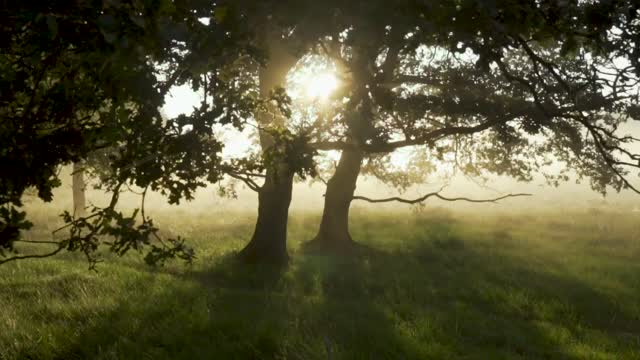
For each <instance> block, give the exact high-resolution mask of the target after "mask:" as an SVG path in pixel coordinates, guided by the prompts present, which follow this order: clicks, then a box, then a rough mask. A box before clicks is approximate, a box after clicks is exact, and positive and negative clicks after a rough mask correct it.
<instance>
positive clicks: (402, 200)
mask: <svg viewBox="0 0 640 360" xmlns="http://www.w3.org/2000/svg"><path fill="white" fill-rule="evenodd" d="M521 196H532V194H526V193H518V194H507V195H503V196H500V197H497V198H493V199H470V198H466V197H455V198H450V197H446V196H442V195H440V191H436V192H432V193H428V194H426V195H424V196H421V197H419V198H417V199H404V198H401V197H398V196H394V197H390V198H385V199H371V198H368V197H365V196H354V197H353V200H363V201H367V202H370V203H383V202H392V201H397V202H401V203H405V204H417V203H421V202H423V201H425V200H427V199H429V198H431V197H436V198H438V199H440V200H444V201H466V202H472V203H497V202H498V201H500V200H503V199H507V198H512V197H521Z"/></svg>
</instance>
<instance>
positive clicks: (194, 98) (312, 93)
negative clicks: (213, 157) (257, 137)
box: [162, 61, 339, 157]
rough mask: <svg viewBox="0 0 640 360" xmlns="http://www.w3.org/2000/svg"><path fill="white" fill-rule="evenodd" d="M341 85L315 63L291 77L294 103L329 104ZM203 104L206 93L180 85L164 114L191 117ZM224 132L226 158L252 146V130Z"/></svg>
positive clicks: (167, 100)
mask: <svg viewBox="0 0 640 360" xmlns="http://www.w3.org/2000/svg"><path fill="white" fill-rule="evenodd" d="M338 86H339V81H338V79H337V77H336V75H335V73H334V72H333V71H332V69H331V67H330V66H329V65H328V64H326V63H322V62H313V61H312V65H308V64H304V65H303V66H302V67H301V68H299V69H298V70H297V71H296V72H295V73H294V74H293V76H292V77H291V78H290V82H289V95H290V96H291V98H292V99H293V101H303V100H309V101H313V102H316V101H319V102H325V101H326V100H328V99H329V97H330V95H331V93H333V92H334V91H335V90H336V89H337V88H338ZM201 101H202V94H199V93H196V92H194V91H193V90H191V87H190V86H189V85H188V84H185V85H182V86H176V87H173V88H172V89H171V90H170V91H169V94H168V95H167V97H166V98H165V105H164V107H163V108H162V111H163V112H164V114H165V115H166V116H167V117H168V118H174V117H176V116H178V115H181V114H186V115H189V114H191V113H192V112H193V109H194V107H198V106H199V105H200V102H201ZM220 133H221V134H220V135H221V137H222V141H223V143H224V150H223V157H239V156H241V155H242V154H244V153H246V152H247V151H248V150H249V149H250V147H251V145H252V141H251V129H245V130H244V131H243V132H239V131H235V130H221V131H220Z"/></svg>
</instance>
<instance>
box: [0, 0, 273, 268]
mask: <svg viewBox="0 0 640 360" xmlns="http://www.w3.org/2000/svg"><path fill="white" fill-rule="evenodd" d="M3 6H4V8H3V9H2V11H3V13H2V14H3V22H2V25H1V26H2V32H3V35H4V36H2V40H0V41H1V42H2V43H1V45H2V49H3V50H2V54H0V68H1V70H2V77H1V78H0V82H1V83H2V84H1V85H2V86H1V88H2V89H3V91H2V92H1V93H0V114H1V116H2V123H1V124H2V125H1V126H0V143H2V144H3V147H2V149H0V167H1V168H2V169H12V173H11V174H10V176H2V177H1V178H0V219H1V220H0V256H3V257H5V258H4V259H2V260H0V263H5V262H7V261H13V260H17V259H22V258H28V257H42V256H50V255H53V254H56V253H58V252H60V251H62V250H69V251H82V252H83V253H84V254H85V255H86V256H87V258H88V260H89V261H90V262H91V264H92V265H93V264H95V261H96V259H95V256H94V252H95V250H96V249H97V247H98V246H99V245H101V244H102V242H101V240H100V237H101V236H112V237H113V238H114V241H112V242H111V243H110V244H111V245H110V249H111V250H112V251H114V252H116V253H118V254H123V253H125V252H126V251H128V250H129V249H132V248H133V249H137V250H139V249H141V248H142V247H143V246H144V245H150V250H149V252H148V255H147V258H146V259H147V261H149V262H151V263H154V262H157V261H161V260H163V259H164V258H166V257H167V256H178V257H182V258H185V259H187V260H188V259H190V257H191V256H192V252H191V251H190V250H189V249H187V248H186V247H185V246H184V244H183V241H182V239H179V238H178V239H166V240H164V241H162V240H161V239H160V238H159V237H158V235H157V228H156V227H155V226H154V224H153V222H152V221H151V219H149V218H148V217H146V216H145V214H144V195H143V196H142V204H141V208H140V209H139V211H138V210H136V211H134V212H133V214H131V215H126V214H123V213H122V212H121V211H120V210H117V209H116V205H117V203H118V199H119V195H120V192H121V191H122V190H123V189H124V188H126V187H127V186H130V185H133V186H138V187H140V188H142V189H145V190H144V192H143V194H146V191H147V190H146V189H151V190H155V191H159V192H161V193H163V194H165V195H166V196H167V197H168V199H169V201H170V202H173V203H177V202H179V201H180V200H181V199H190V198H191V197H192V194H193V191H195V189H197V188H198V187H202V186H205V185H206V184H207V183H211V182H216V181H218V180H219V179H220V178H221V177H222V176H223V174H224V172H225V171H227V170H228V167H229V165H228V164H223V163H222V159H221V158H220V156H219V152H220V149H221V147H222V144H221V143H220V142H218V141H217V140H216V138H215V134H214V132H213V125H214V124H223V125H237V124H240V123H241V121H240V120H239V119H240V118H246V117H248V116H249V115H250V114H251V113H252V112H253V109H254V108H255V106H256V99H255V98H252V97H251V96H245V94H242V93H241V92H238V90H239V89H237V88H235V87H234V86H233V79H226V78H224V74H221V73H220V72H219V71H218V70H219V69H221V68H223V67H228V66H229V64H233V62H234V61H235V60H236V59H238V58H242V57H260V55H261V53H260V51H258V50H257V49H256V47H255V46H254V45H255V44H254V43H253V38H252V37H251V36H250V34H252V33H253V31H252V30H251V29H249V28H248V26H247V24H246V22H245V21H243V19H242V18H241V17H240V16H238V15H237V14H236V13H234V11H233V9H232V8H230V7H220V6H216V5H210V4H204V3H202V2H198V1H189V0H185V1H163V0H158V1H154V0H149V1H142V2H138V1H135V2H129V1H126V2H110V1H105V2H104V3H98V4H96V3H75V2H74V3H65V2H55V3H50V4H42V5H41V4H31V3H24V2H23V3H11V4H5V5H3ZM212 14H213V16H212ZM203 17H207V18H212V19H213V21H211V22H210V23H209V24H208V25H207V24H206V23H204V22H202V21H200V20H199V19H200V18H203ZM184 83H190V84H191V85H192V87H193V88H194V89H196V90H202V91H204V92H205V101H203V104H202V106H201V107H200V108H199V109H197V110H196V111H194V113H193V114H192V115H191V116H184V115H183V116H179V117H178V118H176V119H166V120H165V119H162V117H161V114H160V112H159V111H160V110H159V109H160V107H161V106H162V104H163V102H164V97H165V95H166V93H167V91H168V90H169V89H170V88H171V87H172V86H174V85H180V84H184ZM5 90H6V91H5ZM106 148H110V149H112V151H111V153H110V154H109V162H110V167H111V171H110V174H111V175H110V177H109V178H108V179H105V181H104V182H103V183H102V184H101V186H102V187H103V189H105V190H107V191H109V192H111V194H112V195H111V201H110V202H109V204H108V205H107V206H106V207H104V208H97V207H94V208H92V209H89V211H88V214H87V216H84V217H74V216H73V215H72V214H70V213H65V214H63V217H64V219H65V221H66V222H67V226H66V227H65V229H67V230H69V236H68V237H67V238H66V239H65V240H63V241H60V242H53V241H52V242H51V246H52V247H53V250H52V251H51V252H49V253H45V254H32V255H24V256H21V255H11V253H12V252H13V251H14V250H15V247H14V245H15V244H16V242H20V241H24V240H22V239H21V238H20V231H21V230H24V229H28V228H29V227H30V226H31V223H30V222H29V221H28V220H27V219H26V214H25V212H24V211H21V210H20V207H21V206H22V200H21V198H22V195H23V194H24V192H25V190H27V189H29V188H34V187H35V188H36V189H37V191H38V196H39V197H40V198H42V199H43V200H45V201H50V200H51V198H52V189H53V188H55V187H56V186H59V184H60V181H59V179H58V177H57V171H56V169H57V168H58V167H59V166H62V165H65V164H70V163H75V162H79V161H82V160H84V159H86V158H87V156H88V154H90V153H92V152H95V151H96V150H100V149H106ZM137 219H138V222H136V220H137ZM156 240H157V241H156Z"/></svg>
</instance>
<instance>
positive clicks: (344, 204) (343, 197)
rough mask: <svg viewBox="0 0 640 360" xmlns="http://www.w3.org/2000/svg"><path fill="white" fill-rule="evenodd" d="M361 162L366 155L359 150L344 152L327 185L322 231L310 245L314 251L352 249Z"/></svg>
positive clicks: (321, 224) (320, 230)
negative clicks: (351, 215) (353, 210)
mask: <svg viewBox="0 0 640 360" xmlns="http://www.w3.org/2000/svg"><path fill="white" fill-rule="evenodd" d="M362 160H363V153H362V151H360V150H355V149H352V150H344V151H343V152H342V154H341V156H340V161H339V162H338V167H337V168H336V172H335V173H334V174H333V176H332V177H331V179H330V180H329V182H328V183H327V193H326V194H325V198H324V210H323V212H322V221H321V223H320V229H319V231H318V234H317V235H316V237H315V238H314V239H313V240H312V241H311V244H310V246H311V247H312V248H313V249H325V250H340V251H342V250H347V249H349V248H352V247H353V245H354V243H353V240H352V239H351V235H350V234H349V207H350V206H351V200H352V198H353V194H354V192H355V190H356V182H357V181H358V174H360V167H361V165H362Z"/></svg>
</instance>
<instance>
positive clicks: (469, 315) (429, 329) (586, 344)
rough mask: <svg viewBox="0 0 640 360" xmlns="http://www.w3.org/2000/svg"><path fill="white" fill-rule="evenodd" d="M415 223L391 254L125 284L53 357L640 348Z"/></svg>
mask: <svg viewBox="0 0 640 360" xmlns="http://www.w3.org/2000/svg"><path fill="white" fill-rule="evenodd" d="M426 225H427V226H431V225H434V226H433V228H434V229H435V230H430V231H426V232H423V233H419V234H417V235H415V236H414V237H413V238H412V239H411V241H410V242H409V241H407V242H405V243H404V244H403V245H402V246H398V247H387V248H385V247H382V246H380V242H377V241H368V240H366V239H365V241H362V242H361V244H360V246H359V247H358V252H357V254H350V255H349V256H338V257H336V256H326V255H311V254H301V253H300V254H295V257H294V261H293V262H292V263H291V264H290V266H289V267H288V268H281V267H264V266H247V265H244V264H240V263H238V262H237V261H235V259H234V258H233V256H232V255H228V256H226V257H223V258H221V259H218V260H217V261H216V262H215V264H213V265H212V266H210V267H208V268H206V269H202V270H194V271H187V272H182V273H179V272H178V273H175V272H162V271H160V272H157V273H155V274H148V275H149V276H143V277H142V278H140V279H136V280H131V281H130V282H128V283H127V284H126V286H124V287H123V289H122V298H120V299H119V301H118V302H117V303H116V304H114V305H113V306H112V307H110V308H108V309H105V310H104V311H102V312H96V313H95V315H94V317H93V318H87V319H81V318H77V319H67V320H68V321H70V323H75V324H82V326H79V327H78V329H77V330H76V332H75V335H73V336H72V337H71V338H70V339H69V341H68V342H67V343H65V344H63V346H61V347H60V348H59V349H58V350H59V351H58V353H57V354H56V356H57V357H58V358H65V359H73V358H131V359H141V358H153V359H164V358H166V359H179V358H185V359H186V358H189V359H211V358H220V359H284V358H286V359H443V358H474V359H487V358H491V359H499V358H506V359H511V358H536V359H582V358H585V357H587V358H588V357H599V356H605V355H607V356H611V357H617V358H622V357H624V355H625V354H626V355H628V354H632V351H633V348H634V346H637V345H640V319H638V318H637V317H634V315H633V314H629V313H628V312H627V311H626V309H624V308H623V307H621V306H620V305H619V304H617V303H616V302H615V301H613V300H612V298H611V297H610V296H608V294H606V293H603V292H601V291H598V290H597V289H594V288H593V287H591V286H589V284H588V283H587V282H585V281H583V280H581V279H579V278H576V277H574V276H571V275H570V274H562V273H561V272H550V271H547V269H544V268H533V267H531V266H529V265H528V264H524V263H523V262H522V261H521V260H520V259H517V258H514V257H511V256H508V255H504V254H500V253H492V252H491V251H488V250H486V249H484V248H479V247H477V246H475V245H474V242H472V241H467V240H466V239H464V238H462V237H459V236H457V235H456V234H455V232H454V231H453V230H452V229H453V228H455V227H457V226H459V225H460V224H458V223H457V222H456V221H455V220H453V219H444V220H443V219H440V220H438V222H437V223H436V222H434V223H428V224H426ZM435 225H437V226H435ZM382 226H384V224H382ZM371 231H373V232H375V229H373V230H371ZM398 235H399V236H408V235H407V234H398ZM505 241H506V240H505ZM369 244H370V245H369ZM136 271H141V270H139V269H138V270H136ZM67 316H68V315H67ZM77 316H79V317H81V316H83V315H82V313H78V315H77ZM603 354H604V355H603Z"/></svg>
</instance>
